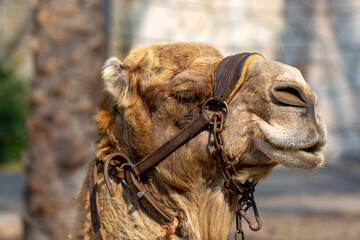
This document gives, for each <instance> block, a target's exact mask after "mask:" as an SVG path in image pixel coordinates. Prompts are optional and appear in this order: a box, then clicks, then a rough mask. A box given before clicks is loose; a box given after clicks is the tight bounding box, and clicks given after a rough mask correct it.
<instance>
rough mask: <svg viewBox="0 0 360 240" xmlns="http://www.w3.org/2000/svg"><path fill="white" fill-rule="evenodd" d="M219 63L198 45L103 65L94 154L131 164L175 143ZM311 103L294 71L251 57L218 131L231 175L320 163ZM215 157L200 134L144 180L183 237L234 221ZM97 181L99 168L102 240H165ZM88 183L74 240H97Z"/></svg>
mask: <svg viewBox="0 0 360 240" xmlns="http://www.w3.org/2000/svg"><path fill="white" fill-rule="evenodd" d="M222 59H223V56H222V55H221V54H220V53H219V52H218V50H216V49H215V48H213V47H211V46H209V45H207V44H203V43H176V44H166V43H159V44H154V45H152V46H149V47H144V48H137V49H135V50H132V51H131V52H130V54H129V55H128V57H127V58H126V59H125V60H124V61H123V62H122V61H120V60H118V59H117V58H110V59H109V60H108V61H107V62H106V63H105V66H104V70H103V79H104V81H105V86H106V88H105V90H104V92H103V96H102V101H101V103H100V106H99V110H98V114H97V116H96V121H97V123H98V128H99V131H98V134H99V139H98V141H97V148H98V152H97V157H98V158H100V159H104V157H105V156H106V155H108V154H110V153H113V152H117V151H119V152H122V153H125V154H127V155H128V156H129V157H130V158H131V159H132V160H133V161H134V162H136V161H139V160H140V159H141V158H143V157H144V156H146V155H147V154H149V153H151V152H152V151H153V150H154V149H156V148H157V147H159V146H161V145H162V144H163V143H164V142H166V141H167V140H168V139H169V138H171V137H172V136H174V135H175V134H176V133H177V132H179V131H180V130H181V129H182V128H184V126H186V125H187V124H189V123H190V122H191V121H192V120H193V119H195V118H196V117H197V116H198V115H199V113H200V108H201V105H202V103H203V102H204V101H205V100H206V99H207V98H209V97H211V96H212V90H213V82H212V81H213V79H212V72H213V71H214V69H215V68H216V66H217V64H218V63H219V62H220V61H221V60H222ZM315 102H316V95H315V94H314V93H313V91H312V90H311V88H310V86H309V85H308V84H307V83H306V82H305V81H304V79H303V77H302V76H301V73H300V72H299V71H298V70H297V69H295V68H293V67H290V66H287V65H284V64H281V63H278V62H274V61H270V60H264V59H256V60H254V61H253V62H252V63H251V64H250V66H249V68H248V71H247V74H246V77H245V81H244V83H243V85H242V86H241V88H240V89H239V90H238V92H237V93H236V95H235V96H234V98H233V99H232V101H231V102H230V104H229V115H228V118H227V120H226V123H225V126H224V130H223V136H224V139H225V152H226V154H227V156H228V158H229V159H230V160H231V161H232V162H233V163H234V164H235V166H236V168H237V169H238V175H237V176H236V178H237V179H238V180H245V179H249V178H253V179H254V181H255V182H258V181H259V180H260V179H262V178H264V177H265V176H266V175H268V173H269V172H270V170H271V169H272V168H273V167H274V166H276V165H277V164H278V163H280V164H283V165H285V166H287V167H291V168H300V169H313V168H315V167H317V166H319V165H321V164H322V162H323V155H322V153H321V147H322V146H323V145H324V144H325V139H326V129H325V124H324V121H323V119H322V116H321V114H320V112H319V110H318V109H317V106H316V103H315ZM213 151H214V146H213V135H212V134H211V133H210V132H208V131H203V132H201V133H200V134H199V135H197V136H196V137H195V138H194V139H192V140H191V141H190V142H188V143H186V144H185V145H184V146H182V147H181V148H180V149H178V150H177V151H176V152H174V153H173V154H171V155H170V156H169V157H168V158H167V159H166V160H165V161H163V162H162V163H161V164H159V165H158V166H157V167H156V168H154V169H152V170H150V171H148V172H146V174H145V175H144V176H143V179H145V180H144V182H145V183H146V186H147V188H148V189H149V190H150V191H151V192H152V194H153V195H154V197H155V198H156V199H157V200H158V201H159V202H160V203H161V204H162V205H163V207H164V208H166V209H167V210H168V211H169V212H170V213H172V214H174V216H178V218H179V219H180V220H181V222H182V233H183V236H184V239H214V240H219V239H226V237H227V235H228V231H229V228H230V224H231V221H232V219H233V218H234V214H235V209H236V202H237V197H236V196H233V195H231V194H229V193H228V192H227V191H226V190H225V189H224V187H223V182H224V180H223V178H222V176H221V174H220V172H219V171H218V170H217V169H216V167H215V163H214V160H213V157H212V154H213ZM103 180H104V179H103V175H102V173H101V171H100V170H99V179H98V184H99V187H98V191H99V205H100V209H99V211H100V218H101V223H102V225H103V228H104V231H105V235H106V239H166V237H165V232H162V231H161V226H160V224H159V223H158V222H157V221H156V220H154V219H153V218H152V217H151V216H149V214H148V213H147V212H146V211H145V210H144V209H143V208H142V207H141V206H140V205H139V203H138V201H137V200H136V198H135V197H134V196H133V195H132V194H131V193H130V192H129V190H128V189H127V188H125V187H124V186H123V184H121V182H119V181H118V180H116V179H115V178H111V179H110V181H111V183H112V186H113V187H114V190H115V195H116V196H115V197H111V196H110V194H109V192H108V190H107V188H106V186H105V184H104V181H103ZM88 184H89V183H88V178H87V177H86V178H85V181H84V183H83V186H82V188H81V190H80V193H79V195H78V205H79V211H78V213H77V220H76V224H77V226H76V228H75V230H74V231H73V233H72V237H73V239H95V238H94V232H93V230H92V226H91V217H90V211H89V197H88V195H89V194H88ZM174 239H180V238H178V237H177V236H175V237H174Z"/></svg>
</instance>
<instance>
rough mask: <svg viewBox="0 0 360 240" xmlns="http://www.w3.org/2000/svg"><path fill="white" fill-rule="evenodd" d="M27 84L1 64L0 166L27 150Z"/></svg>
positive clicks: (17, 157)
mask: <svg viewBox="0 0 360 240" xmlns="http://www.w3.org/2000/svg"><path fill="white" fill-rule="evenodd" d="M27 86H28V85H27V82H26V81H25V80H24V79H21V78H20V77H17V76H16V75H15V74H14V73H13V72H12V71H11V70H10V69H9V68H6V67H5V66H4V64H2V63H0V166H1V165H4V164H8V163H9V162H14V161H19V160H20V154H21V152H22V151H23V150H24V149H25V148H26V142H27V134H26V128H25V121H26V117H27Z"/></svg>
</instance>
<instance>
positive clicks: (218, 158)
mask: <svg viewBox="0 0 360 240" xmlns="http://www.w3.org/2000/svg"><path fill="white" fill-rule="evenodd" d="M212 122H213V134H214V142H215V149H216V151H215V154H214V159H215V163H216V166H217V168H218V169H219V170H220V172H221V174H222V175H223V177H224V180H225V182H224V185H225V187H226V188H227V189H228V190H229V191H230V192H233V193H235V194H238V195H240V196H241V197H240V198H239V201H238V210H237V211H236V231H235V239H236V240H237V239H238V236H239V235H240V237H241V240H244V239H245V235H244V231H243V229H242V222H241V221H242V218H244V219H245V221H246V222H247V223H248V225H249V228H250V229H251V230H253V231H258V230H260V229H261V227H262V221H261V219H260V216H259V212H258V209H257V206H256V203H255V199H254V191H255V185H254V184H253V182H250V181H249V180H246V181H245V183H242V182H240V181H236V180H235V176H236V174H237V170H236V168H235V166H234V165H233V163H231V162H229V160H228V157H227V155H226V154H225V151H224V146H225V142H224V138H223V136H222V130H223V126H224V117H223V114H222V113H221V112H218V113H214V114H213V116H212ZM229 170H231V171H232V173H230V171H229ZM250 208H252V209H253V212H254V216H255V220H256V222H257V226H254V225H253V222H252V221H251V219H250V218H249V216H248V215H247V214H246V211H247V210H248V209H250Z"/></svg>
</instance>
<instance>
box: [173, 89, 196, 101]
mask: <svg viewBox="0 0 360 240" xmlns="http://www.w3.org/2000/svg"><path fill="white" fill-rule="evenodd" d="M170 97H172V98H173V99H175V100H176V102H178V103H180V104H192V103H196V102H199V101H200V100H201V97H200V96H199V95H197V94H194V92H193V91H186V90H185V91H178V92H176V93H173V94H170Z"/></svg>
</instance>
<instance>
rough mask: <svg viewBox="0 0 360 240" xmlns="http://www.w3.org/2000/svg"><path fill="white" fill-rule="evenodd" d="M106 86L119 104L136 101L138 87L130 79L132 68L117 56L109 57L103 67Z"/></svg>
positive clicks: (127, 104) (125, 105)
mask: <svg viewBox="0 0 360 240" xmlns="http://www.w3.org/2000/svg"><path fill="white" fill-rule="evenodd" d="M102 78H103V80H104V82H105V88H106V89H107V90H108V91H109V92H110V94H111V95H112V96H113V97H114V99H115V101H116V102H117V104H118V105H120V106H124V107H127V106H129V105H130V104H131V103H133V102H134V92H135V91H136V87H135V86H133V85H134V84H132V83H131V81H130V68H129V67H128V66H127V65H126V64H124V63H122V62H121V61H120V60H119V59H117V58H116V57H112V58H109V59H108V60H107V61H106V62H105V65H104V67H103V71H102Z"/></svg>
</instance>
